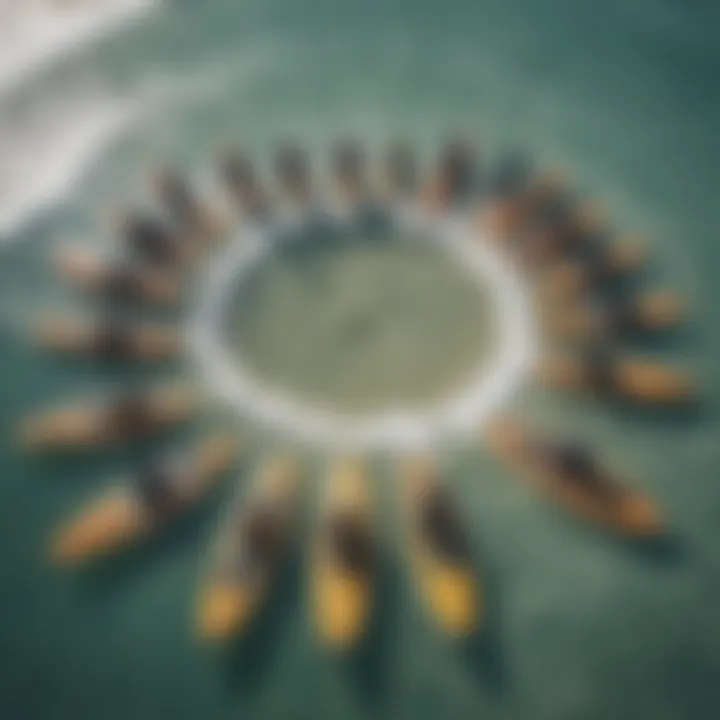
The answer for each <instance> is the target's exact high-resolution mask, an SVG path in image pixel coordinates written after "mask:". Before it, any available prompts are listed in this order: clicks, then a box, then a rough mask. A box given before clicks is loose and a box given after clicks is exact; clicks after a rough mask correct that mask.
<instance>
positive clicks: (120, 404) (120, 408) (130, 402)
mask: <svg viewBox="0 0 720 720" xmlns="http://www.w3.org/2000/svg"><path fill="white" fill-rule="evenodd" d="M155 420H156V418H155V413H154V412H153V409H152V408H151V406H150V403H149V401H148V398H147V396H145V395H140V394H131V395H123V396H121V397H119V398H118V399H117V400H115V402H114V403H113V405H112V406H111V408H110V410H109V423H110V426H111V428H112V429H113V431H114V432H116V433H117V434H118V435H120V436H121V437H127V436H129V435H135V434H138V433H141V432H143V431H144V430H147V429H148V428H150V427H152V426H153V425H154V424H155Z"/></svg>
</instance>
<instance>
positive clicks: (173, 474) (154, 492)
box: [135, 462, 179, 513]
mask: <svg viewBox="0 0 720 720" xmlns="http://www.w3.org/2000/svg"><path fill="white" fill-rule="evenodd" d="M178 476H179V472H178V469H177V468H176V467H174V466H173V465H171V464H169V463H164V462H161V463H158V464H155V465H151V466H150V467H148V468H145V469H144V470H141V471H140V472H139V473H138V474H137V476H136V478H135V481H136V487H137V490H138V493H139V495H140V497H141V498H142V501H143V503H144V504H145V505H146V506H147V507H148V508H150V509H151V510H152V511H153V512H158V513H159V512H162V511H165V510H168V509H171V508H172V506H173V505H174V503H175V501H176V499H177V496H176V486H177V482H178Z"/></svg>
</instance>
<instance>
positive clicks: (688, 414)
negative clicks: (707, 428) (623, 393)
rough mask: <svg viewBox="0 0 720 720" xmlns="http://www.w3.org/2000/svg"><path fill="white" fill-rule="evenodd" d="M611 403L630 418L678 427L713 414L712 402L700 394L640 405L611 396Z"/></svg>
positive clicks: (693, 423)
mask: <svg viewBox="0 0 720 720" xmlns="http://www.w3.org/2000/svg"><path fill="white" fill-rule="evenodd" d="M610 403H611V405H612V406H613V408H614V409H615V410H616V411H617V412H619V413H622V415H623V416H625V417H627V418H629V419H632V420H636V421H638V422H645V423H650V424H654V425H662V426H663V427H671V428H678V429H679V428H684V427H689V426H694V425H698V424H700V423H702V422H703V421H704V420H707V419H708V418H709V417H710V415H711V408H710V404H709V403H708V401H707V400H704V399H703V398H702V397H699V396H696V397H693V398H690V399H688V400H687V401H686V402H683V403H680V404H677V405H666V406H658V405H640V404H638V403H634V402H632V401H631V400H626V399H622V398H611V399H610Z"/></svg>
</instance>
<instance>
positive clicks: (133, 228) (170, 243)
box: [123, 215, 178, 265]
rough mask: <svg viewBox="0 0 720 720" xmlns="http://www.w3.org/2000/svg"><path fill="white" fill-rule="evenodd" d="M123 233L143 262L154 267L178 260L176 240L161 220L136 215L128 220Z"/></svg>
mask: <svg viewBox="0 0 720 720" xmlns="http://www.w3.org/2000/svg"><path fill="white" fill-rule="evenodd" d="M123 232H124V236H125V238H126V240H127V242H128V244H129V245H130V247H131V248H132V249H133V250H134V251H135V252H136V253H137V254H138V255H139V256H140V257H141V258H142V259H143V260H146V261H147V262H150V263H152V264H154V265H170V264H172V263H173V262H175V261H176V260H177V257H178V245H177V241H176V238H175V237H174V236H173V234H172V232H171V231H170V230H169V228H168V227H167V226H165V225H164V224H163V223H162V222H161V221H160V220H157V219H155V218H151V217H147V216H143V215H136V216H133V217H131V218H128V220H127V221H126V222H125V226H124V228H123Z"/></svg>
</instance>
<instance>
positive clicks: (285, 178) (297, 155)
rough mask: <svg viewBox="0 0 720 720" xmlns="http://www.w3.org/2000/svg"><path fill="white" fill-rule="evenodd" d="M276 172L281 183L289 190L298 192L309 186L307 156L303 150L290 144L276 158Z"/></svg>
mask: <svg viewBox="0 0 720 720" xmlns="http://www.w3.org/2000/svg"><path fill="white" fill-rule="evenodd" d="M275 173H276V175H277V177H278V179H279V181H280V183H281V184H282V185H283V186H284V187H285V188H287V189H288V190H290V191H292V192H294V193H298V192H302V191H303V190H304V189H306V188H307V187H308V184H309V173H308V167H307V158H306V156H305V153H304V152H303V150H302V149H301V148H299V147H295V146H294V145H288V146H287V147H284V148H282V149H281V150H280V152H279V153H278V154H277V157H276V158H275Z"/></svg>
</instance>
